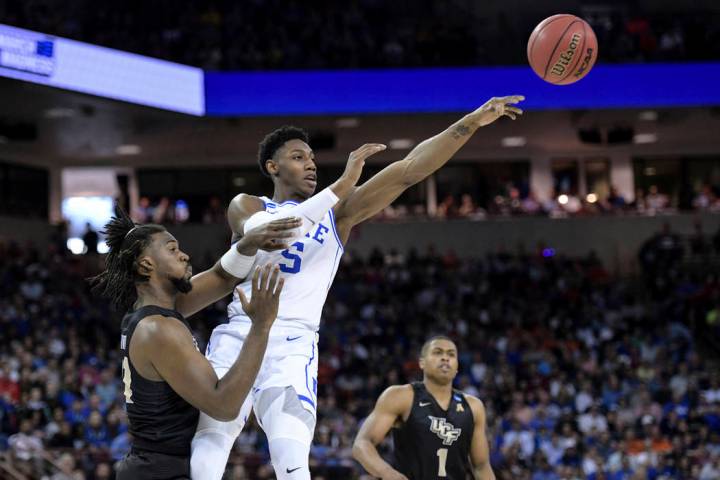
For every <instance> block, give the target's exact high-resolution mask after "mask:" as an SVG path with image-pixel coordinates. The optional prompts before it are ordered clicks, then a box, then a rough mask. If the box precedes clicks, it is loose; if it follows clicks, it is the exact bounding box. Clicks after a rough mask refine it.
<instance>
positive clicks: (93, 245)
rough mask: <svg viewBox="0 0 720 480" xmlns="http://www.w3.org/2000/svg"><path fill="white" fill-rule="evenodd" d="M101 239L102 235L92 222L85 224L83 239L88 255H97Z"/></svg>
mask: <svg viewBox="0 0 720 480" xmlns="http://www.w3.org/2000/svg"><path fill="white" fill-rule="evenodd" d="M99 240H100V236H99V235H98V233H97V232H96V231H95V230H94V229H93V228H92V225H91V224H90V222H88V223H86V224H85V233H84V234H83V236H82V241H83V243H84V244H85V254H86V255H97V253H98V249H97V246H98V241H99Z"/></svg>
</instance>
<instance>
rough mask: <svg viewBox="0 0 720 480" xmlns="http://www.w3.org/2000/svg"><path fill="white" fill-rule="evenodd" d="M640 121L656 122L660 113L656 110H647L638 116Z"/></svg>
mask: <svg viewBox="0 0 720 480" xmlns="http://www.w3.org/2000/svg"><path fill="white" fill-rule="evenodd" d="M638 119H640V120H642V121H643V122H655V121H657V119H658V112H656V111H655V110H645V111H642V112H640V113H639V114H638Z"/></svg>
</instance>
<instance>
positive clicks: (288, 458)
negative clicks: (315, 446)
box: [269, 438, 310, 480]
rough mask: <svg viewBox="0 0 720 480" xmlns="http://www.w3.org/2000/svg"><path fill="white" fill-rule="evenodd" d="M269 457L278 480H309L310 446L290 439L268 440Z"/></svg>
mask: <svg viewBox="0 0 720 480" xmlns="http://www.w3.org/2000/svg"><path fill="white" fill-rule="evenodd" d="M269 447H270V457H271V458H272V464H273V468H274V469H275V476H276V477H277V478H278V480H286V479H287V480H310V466H309V460H308V459H309V456H310V445H309V444H307V443H304V442H300V441H298V440H293V439H290V438H276V439H274V440H270V442H269Z"/></svg>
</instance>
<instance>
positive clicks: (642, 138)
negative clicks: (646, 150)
mask: <svg viewBox="0 0 720 480" xmlns="http://www.w3.org/2000/svg"><path fill="white" fill-rule="evenodd" d="M657 140H658V136H657V133H636V134H635V136H634V137H633V142H634V143H637V144H641V145H642V144H647V143H655V142H657Z"/></svg>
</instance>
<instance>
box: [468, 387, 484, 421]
mask: <svg viewBox="0 0 720 480" xmlns="http://www.w3.org/2000/svg"><path fill="white" fill-rule="evenodd" d="M462 396H463V397H465V401H466V402H467V403H468V405H470V410H472V413H473V416H474V417H475V418H476V419H478V418H482V419H484V418H485V404H484V403H483V401H482V400H480V399H479V398H478V397H476V396H474V395H470V394H467V393H463V394H462Z"/></svg>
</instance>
